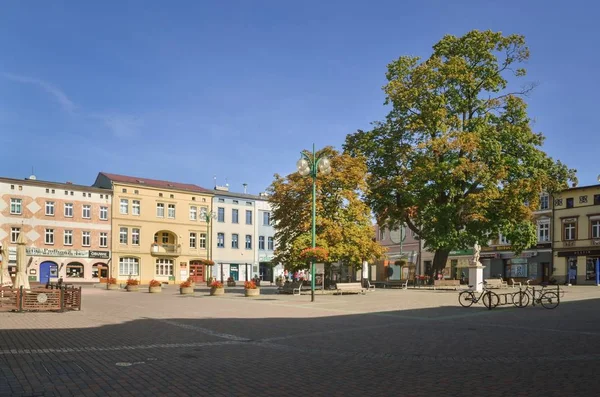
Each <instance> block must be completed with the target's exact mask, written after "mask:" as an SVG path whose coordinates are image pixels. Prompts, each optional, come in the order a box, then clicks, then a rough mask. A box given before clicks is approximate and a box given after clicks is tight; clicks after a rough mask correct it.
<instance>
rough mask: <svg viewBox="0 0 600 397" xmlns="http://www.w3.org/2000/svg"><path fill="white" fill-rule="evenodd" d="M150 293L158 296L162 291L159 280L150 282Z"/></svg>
mask: <svg viewBox="0 0 600 397" xmlns="http://www.w3.org/2000/svg"><path fill="white" fill-rule="evenodd" d="M148 291H149V292H150V293H151V294H157V293H159V292H160V291H162V287H161V283H160V281H158V280H150V284H149V287H148Z"/></svg>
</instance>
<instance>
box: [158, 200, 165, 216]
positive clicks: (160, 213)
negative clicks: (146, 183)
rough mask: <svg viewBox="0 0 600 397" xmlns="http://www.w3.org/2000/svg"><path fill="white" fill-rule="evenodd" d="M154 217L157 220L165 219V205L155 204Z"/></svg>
mask: <svg viewBox="0 0 600 397" xmlns="http://www.w3.org/2000/svg"><path fill="white" fill-rule="evenodd" d="M156 216H157V217H159V218H164V217H165V205H164V204H163V203H156Z"/></svg>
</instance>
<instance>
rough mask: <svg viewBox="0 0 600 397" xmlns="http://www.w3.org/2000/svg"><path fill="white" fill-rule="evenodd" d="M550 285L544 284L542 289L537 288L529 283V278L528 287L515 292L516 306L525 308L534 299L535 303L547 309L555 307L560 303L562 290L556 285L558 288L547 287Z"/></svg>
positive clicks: (514, 300) (514, 302)
mask: <svg viewBox="0 0 600 397" xmlns="http://www.w3.org/2000/svg"><path fill="white" fill-rule="evenodd" d="M547 287H548V285H546V284H542V288H541V289H537V290H536V289H535V287H533V286H531V285H529V280H528V281H527V287H525V290H521V289H520V290H519V292H515V293H514V294H513V304H514V305H515V306H516V307H519V308H523V307H526V306H527V305H529V302H530V301H532V302H533V305H534V306H535V304H540V305H542V307H544V308H545V309H554V308H555V307H557V306H558V305H559V303H560V296H561V292H562V291H560V288H559V286H558V285H557V286H556V289H554V288H551V289H548V288H547Z"/></svg>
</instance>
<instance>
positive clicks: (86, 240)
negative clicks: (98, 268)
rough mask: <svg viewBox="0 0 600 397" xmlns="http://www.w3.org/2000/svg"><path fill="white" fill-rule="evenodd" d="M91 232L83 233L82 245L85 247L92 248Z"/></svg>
mask: <svg viewBox="0 0 600 397" xmlns="http://www.w3.org/2000/svg"><path fill="white" fill-rule="evenodd" d="M90 237H91V236H90V232H81V245H83V246H84V247H89V246H90Z"/></svg>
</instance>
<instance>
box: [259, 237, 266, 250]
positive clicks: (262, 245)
mask: <svg viewBox="0 0 600 397" xmlns="http://www.w3.org/2000/svg"><path fill="white" fill-rule="evenodd" d="M258 249H259V250H264V249H265V236H258Z"/></svg>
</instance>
